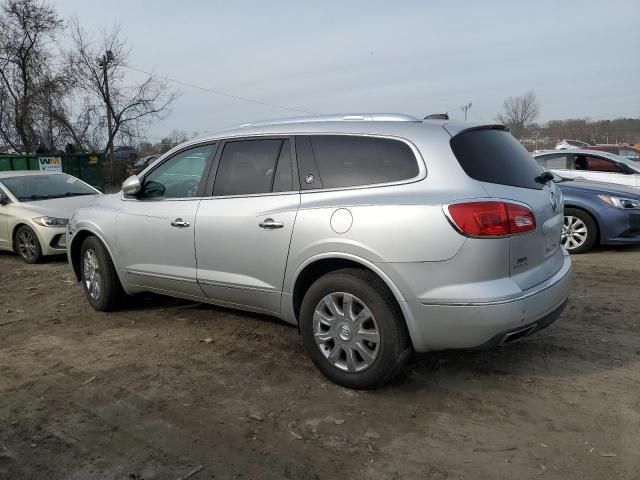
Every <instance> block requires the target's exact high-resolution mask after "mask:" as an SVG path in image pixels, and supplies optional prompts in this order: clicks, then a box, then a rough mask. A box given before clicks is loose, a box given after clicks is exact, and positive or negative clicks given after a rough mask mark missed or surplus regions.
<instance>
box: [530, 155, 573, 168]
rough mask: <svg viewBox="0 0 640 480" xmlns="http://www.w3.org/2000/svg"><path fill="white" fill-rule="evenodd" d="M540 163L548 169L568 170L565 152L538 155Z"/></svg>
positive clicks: (537, 159) (537, 158)
mask: <svg viewBox="0 0 640 480" xmlns="http://www.w3.org/2000/svg"><path fill="white" fill-rule="evenodd" d="M536 161H537V162H538V164H539V165H540V166H541V167H543V168H546V169H547V170H567V169H568V167H567V163H568V159H567V155H566V154H565V153H558V154H552V155H541V156H539V157H536Z"/></svg>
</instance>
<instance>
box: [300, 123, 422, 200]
mask: <svg viewBox="0 0 640 480" xmlns="http://www.w3.org/2000/svg"><path fill="white" fill-rule="evenodd" d="M308 138H309V139H310V142H311V146H312V151H313V156H314V158H315V164H316V165H317V168H318V173H319V174H320V181H321V182H322V186H323V187H324V188H341V187H354V186H359V185H375V184H380V183H389V182H397V181H402V180H408V179H411V178H414V177H416V176H417V175H418V173H419V171H420V170H419V167H418V162H417V159H416V156H415V155H414V153H413V151H412V150H411V148H410V147H409V145H407V144H406V143H404V142H403V141H400V140H394V139H389V138H377V137H367V136H351V135H312V136H310V137H308ZM303 174H304V172H301V175H303Z"/></svg>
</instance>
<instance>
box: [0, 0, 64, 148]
mask: <svg viewBox="0 0 640 480" xmlns="http://www.w3.org/2000/svg"><path fill="white" fill-rule="evenodd" d="M0 13H1V14H0V140H2V141H3V143H5V144H6V145H9V146H10V147H11V148H13V149H15V150H16V151H19V152H31V151H34V150H35V148H36V146H37V145H38V143H40V142H41V141H42V139H43V134H46V133H47V132H48V133H50V134H51V135H46V136H45V138H46V137H48V138H49V139H51V137H53V131H54V129H55V128H57V127H56V126H54V123H53V121H52V118H51V116H50V115H49V113H50V109H49V107H50V106H51V105H48V104H47V103H46V102H45V103H43V101H42V100H43V98H45V97H47V96H49V98H51V97H50V95H48V93H47V92H50V91H53V90H56V89H57V88H58V85H59V83H60V78H58V76H57V74H55V73H54V72H53V71H52V68H51V64H50V63H51V62H50V60H51V58H52V52H51V51H50V49H49V45H50V43H51V42H53V41H54V40H55V37H56V34H57V33H59V31H61V30H62V29H63V26H64V25H63V22H62V20H61V19H60V18H59V17H58V15H57V13H56V11H55V9H54V8H53V6H51V5H49V4H47V3H45V2H44V1H42V0H6V1H5V2H4V3H3V4H2V5H1V6H0Z"/></svg>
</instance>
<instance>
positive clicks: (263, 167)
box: [67, 114, 571, 388]
mask: <svg viewBox="0 0 640 480" xmlns="http://www.w3.org/2000/svg"><path fill="white" fill-rule="evenodd" d="M551 177H552V176H551V175H550V174H549V173H548V172H544V171H543V169H542V168H541V167H539V166H538V165H537V164H536V162H535V160H533V158H532V157H531V156H530V155H529V154H528V153H527V151H526V150H525V149H524V148H523V147H522V146H520V144H519V143H518V142H517V140H515V139H514V138H513V137H512V136H511V134H510V133H509V132H508V130H507V129H506V128H505V127H503V126H500V125H479V126H470V124H469V123H458V122H449V121H446V120H424V121H422V120H418V119H415V118H412V117H408V116H404V115H393V114H384V115H382V114H374V115H349V116H330V117H311V118H305V119H293V120H288V121H277V122H271V123H262V124H249V125H243V126H242V127H239V128H237V129H233V130H227V131H223V132H220V133H218V134H216V135H211V136H208V137H206V138H201V139H197V140H192V141H189V142H187V143H184V144H182V145H179V146H178V147H176V148H174V149H173V150H171V151H170V152H168V153H167V154H165V155H164V156H163V157H162V158H160V159H159V160H158V161H156V163H154V164H153V165H152V166H151V167H149V168H147V169H146V170H144V171H143V172H142V173H141V174H140V175H139V177H138V176H134V177H130V178H129V179H127V180H126V181H125V183H124V184H123V188H122V192H120V193H118V194H114V195H104V196H102V197H101V198H100V199H99V201H98V202H97V203H96V204H95V205H94V206H92V207H89V208H81V209H80V210H78V212H77V213H76V214H75V216H74V217H73V218H72V219H71V220H70V222H69V226H68V239H67V245H68V256H69V261H70V263H71V265H72V266H73V269H74V271H75V274H76V276H77V278H78V280H79V281H81V283H82V285H83V287H84V291H85V293H86V296H87V299H88V300H89V302H90V303H91V305H93V307H94V308H95V309H96V310H101V311H104V310H111V309H113V308H116V307H118V305H120V301H121V300H122V298H123V297H124V295H125V294H126V295H133V294H136V293H140V292H156V293H161V294H166V295H171V296H175V297H182V298H187V299H191V300H197V301H201V302H209V303H213V304H217V305H223V306H227V307H233V308H239V309H244V310H250V311H255V312H262V313H265V314H268V315H275V316H277V317H280V318H281V319H283V320H284V321H286V322H289V323H291V324H293V325H297V326H298V328H299V329H300V332H301V333H302V337H303V342H304V345H305V348H306V350H307V352H308V354H309V356H310V357H311V359H312V360H313V362H314V363H315V364H316V365H317V367H318V368H319V369H320V370H321V371H322V372H323V373H324V374H325V375H326V376H327V377H329V378H330V379H331V380H333V381H335V382H337V383H339V384H341V385H344V386H347V387H351V388H375V387H378V386H380V385H382V384H384V383H385V382H387V381H389V380H390V379H391V378H392V377H393V376H394V375H395V374H396V373H398V372H399V371H400V370H401V368H402V366H403V364H404V363H405V361H406V360H407V358H408V356H409V355H410V353H411V351H412V350H416V351H418V352H426V351H432V350H442V349H451V348H478V347H489V346H493V345H498V344H505V343H510V342H513V341H515V340H517V339H519V338H522V337H524V336H527V335H529V334H531V333H534V332H536V331H538V330H541V329H542V328H544V327H546V326H547V325H549V324H550V323H551V322H553V321H554V320H555V319H556V318H557V317H558V316H559V314H560V312H561V311H562V310H563V308H564V306H565V303H566V301H567V294H568V291H569V281H570V270H571V261H570V259H569V256H568V255H567V253H566V252H565V251H564V250H563V249H562V247H561V246H560V232H561V227H562V223H563V217H562V211H563V203H562V196H561V193H560V191H559V190H558V189H557V188H556V186H555V184H554V183H553V182H552V181H550V180H551Z"/></svg>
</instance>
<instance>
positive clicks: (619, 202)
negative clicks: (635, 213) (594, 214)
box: [598, 195, 640, 210]
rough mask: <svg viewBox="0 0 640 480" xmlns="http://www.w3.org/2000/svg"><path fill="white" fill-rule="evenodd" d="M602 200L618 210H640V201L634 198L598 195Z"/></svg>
mask: <svg viewBox="0 0 640 480" xmlns="http://www.w3.org/2000/svg"><path fill="white" fill-rule="evenodd" d="M598 197H600V199H602V200H604V201H605V202H607V203H608V204H609V205H612V206H614V207H616V208H623V209H635V210H640V200H635V199H633V198H624V197H614V196H611V195H598Z"/></svg>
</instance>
